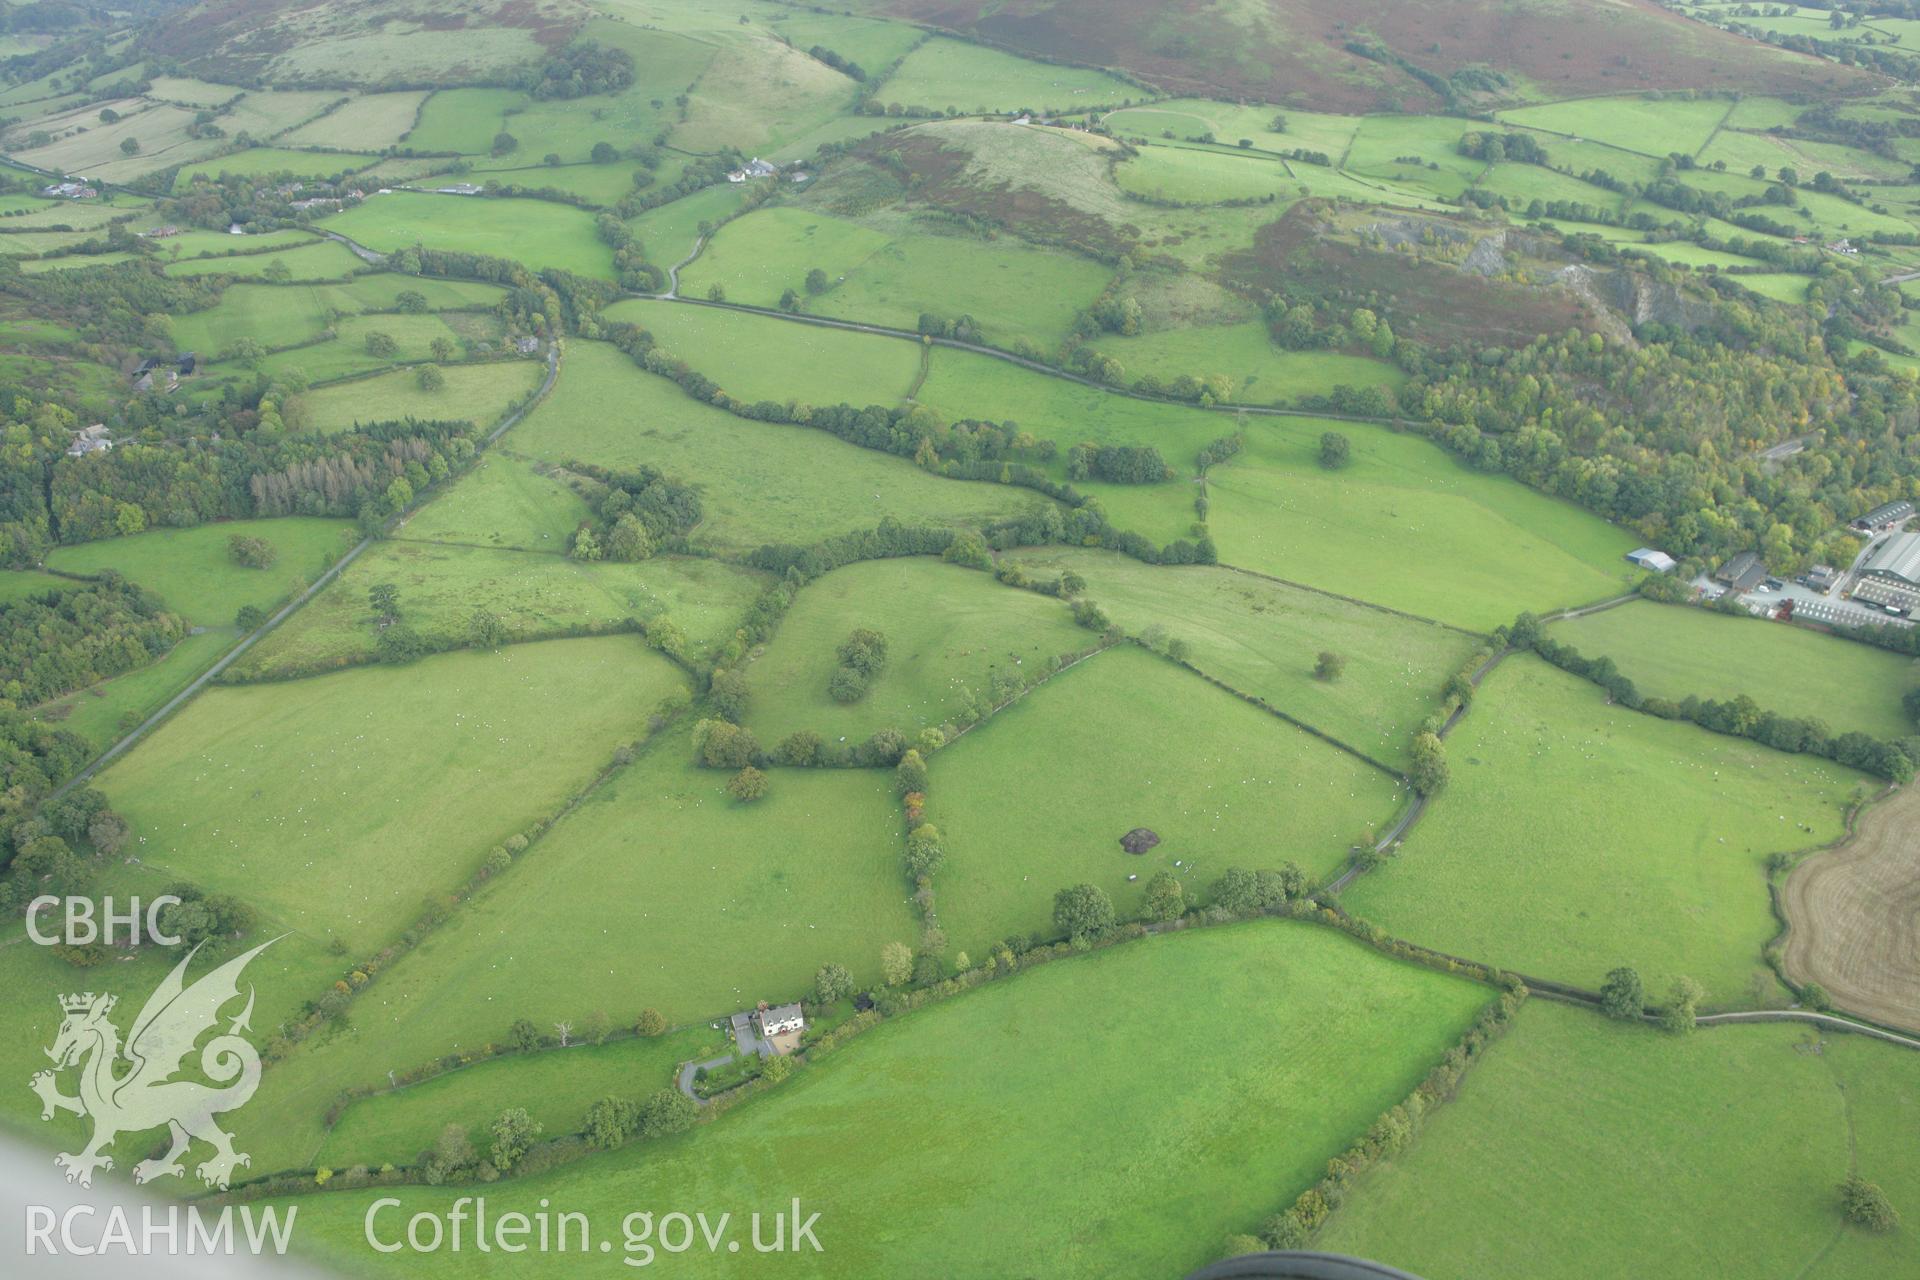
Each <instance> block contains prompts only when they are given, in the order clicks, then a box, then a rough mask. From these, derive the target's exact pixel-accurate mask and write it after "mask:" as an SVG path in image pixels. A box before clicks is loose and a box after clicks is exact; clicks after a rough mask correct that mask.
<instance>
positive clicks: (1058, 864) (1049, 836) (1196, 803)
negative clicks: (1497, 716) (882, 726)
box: [927, 645, 1402, 956]
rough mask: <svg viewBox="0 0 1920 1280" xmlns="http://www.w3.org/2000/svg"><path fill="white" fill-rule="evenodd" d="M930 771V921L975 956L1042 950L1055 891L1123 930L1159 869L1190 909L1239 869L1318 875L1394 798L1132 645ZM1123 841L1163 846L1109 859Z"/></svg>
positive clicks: (1072, 674) (1050, 686) (1384, 784)
mask: <svg viewBox="0 0 1920 1280" xmlns="http://www.w3.org/2000/svg"><path fill="white" fill-rule="evenodd" d="M1149 743H1150V744H1151V745H1150V746H1149V745H1148V744H1149ZM1123 744H1132V746H1133V747H1134V748H1137V749H1126V748H1125V747H1124V746H1123ZM1117 746H1121V747H1122V749H1120V750H1116V747H1117ZM932 765H933V781H932V786H931V788H930V791H929V801H928V809H927V814H928V820H929V821H931V822H933V823H934V824H935V825H937V826H938V827H939V828H940V829H941V831H943V832H944V833H945V834H946V838H947V840H946V844H947V860H946V865H945V867H943V868H942V870H941V871H940V873H939V875H938V877H937V878H936V882H935V887H936V890H937V892H938V893H939V895H940V923H941V925H942V926H943V927H944V928H945V929H946V931H947V933H948V935H949V936H950V937H951V938H952V939H953V940H954V945H955V946H957V947H960V948H962V949H964V950H966V951H967V952H968V953H969V954H970V955H975V956H977V955H980V954H982V952H983V951H984V950H985V948H986V947H987V946H989V945H990V944H992V943H993V942H995V941H997V940H999V939H1001V938H1005V937H1008V936H1011V935H1014V934H1029V933H1036V934H1039V935H1041V936H1047V937H1051V936H1052V935H1053V933H1054V927H1053V924H1052V911H1053V895H1054V894H1055V892H1056V891H1058V890H1060V889H1064V888H1066V887H1067V886H1068V885H1072V884H1079V883H1082V882H1088V883H1092V884H1097V885H1099V886H1100V887H1101V888H1102V889H1105V890H1106V891H1107V892H1108V894H1110V895H1111V896H1112V898H1113V901H1114V905H1115V907H1116V908H1117V909H1118V910H1119V912H1120V914H1121V916H1122V917H1123V918H1124V917H1126V916H1129V915H1132V914H1134V913H1135V912H1137V911H1138V909H1139V906H1140V899H1141V893H1142V891H1143V890H1144V888H1145V886H1146V882H1147V881H1148V880H1149V879H1150V878H1152V876H1153V874H1154V873H1155V872H1157V871H1162V870H1166V871H1172V872H1173V873H1174V875H1175V876H1176V877H1178V878H1179V879H1180V880H1181V881H1182V883H1183V884H1184V885H1185V886H1186V888H1187V891H1188V892H1189V893H1190V894H1193V895H1194V896H1195V897H1202V896H1204V895H1205V893H1206V890H1207V887H1208V886H1209V885H1211V884H1212V882H1213V880H1214V879H1215V878H1216V877H1217V876H1219V875H1220V873H1221V872H1223V871H1225V870H1226V869H1227V868H1229V867H1235V866H1238V867H1245V868H1248V869H1256V868H1261V867H1278V866H1280V865H1281V864H1282V863H1284V862H1289V861H1291V862H1295V863H1298V864H1299V865H1300V867H1301V869H1302V870H1304V871H1305V872H1306V873H1307V875H1308V876H1310V877H1313V878H1315V879H1319V878H1323V877H1326V876H1328V875H1330V874H1331V873H1332V872H1334V871H1335V870H1336V869H1337V868H1338V867H1339V866H1340V865H1341V863H1342V862H1343V861H1344V860H1345V859H1346V856H1347V853H1348V850H1349V848H1350V847H1351V846H1352V845H1354V844H1355V843H1357V842H1359V841H1360V840H1361V839H1362V837H1363V835H1364V834H1365V833H1366V832H1367V831H1369V830H1370V829H1371V828H1373V827H1374V826H1376V825H1377V826H1381V827H1384V826H1385V825H1386V824H1387V822H1388V821H1390V820H1391V819H1392V818H1393V816H1394V814H1395V812H1396V811H1397V809H1398V808H1399V806H1400V803H1401V798H1402V792H1401V788H1400V785H1399V783H1398V782H1397V781H1396V780H1395V779H1394V778H1391V777H1389V776H1388V775H1387V774H1385V773H1383V772H1381V771H1379V770H1377V769H1375V768H1373V767H1372V766H1370V765H1367V764H1365V763H1363V762H1361V761H1359V760H1357V759H1355V758H1354V757H1353V756H1350V755H1348V754H1347V753H1345V752H1343V751H1340V750H1338V749H1337V748H1335V747H1332V746H1329V745H1327V744H1326V743H1324V742H1321V741H1320V740H1319V739H1317V738H1314V737H1311V736H1310V735H1308V734H1307V733H1306V732H1305V731H1304V730H1300V729H1296V728H1294V727H1293V726H1292V725H1289V724H1287V723H1286V722H1285V721H1283V720H1280V719H1278V718H1277V717H1275V716H1272V715H1269V714H1268V713H1267V712H1265V711H1262V710H1260V709H1259V708H1258V707H1254V706H1251V705H1249V704H1247V703H1245V702H1243V701H1241V700H1240V699H1238V698H1236V697H1234V696H1233V695H1232V694H1230V693H1227V692H1225V691H1223V690H1220V689H1216V688H1215V687H1213V686H1212V685H1210V684H1208V683H1207V682H1206V681H1205V680H1202V679H1201V678H1200V677H1199V676H1196V675H1194V674H1193V673H1192V672H1189V671H1183V670H1181V669H1180V668H1179V667H1177V666H1175V665H1174V664H1172V663H1171V662H1168V661H1167V660H1166V659H1164V658H1160V657H1157V656H1155V655H1153V654H1151V653H1148V652H1146V651H1145V650H1142V649H1139V648H1136V647H1134V646H1132V645H1125V646H1121V647H1119V648H1115V649H1111V650H1109V651H1107V652H1106V653H1103V654H1100V655H1098V656H1097V657H1093V658H1089V659H1088V660H1087V661H1085V662H1083V663H1081V664H1080V665H1079V666H1077V667H1074V668H1073V669H1071V670H1069V671H1067V672H1065V673H1063V674H1062V675H1059V676H1056V677H1055V678H1054V679H1053V680H1051V681H1049V682H1048V683H1046V684H1045V685H1043V686H1041V687H1040V688H1039V689H1037V690H1036V691H1034V692H1033V693H1030V694H1028V695H1027V696H1026V697H1024V698H1022V699H1021V700H1020V701H1018V702H1016V703H1014V704H1013V705H1012V706H1011V707H1009V708H1008V709H1007V710H1005V711H1002V712H1000V713H999V714H998V715H996V716H994V717H993V718H992V719H991V720H989V721H987V722H985V723H984V724H982V725H980V726H978V727H976V728H975V729H973V730H972V731H970V732H969V733H967V734H966V735H965V736H963V737H962V738H960V739H959V740H958V741H957V742H955V743H953V744H951V745H949V746H948V747H946V748H944V749H942V750H941V751H940V752H939V753H938V754H937V755H935V756H934V758H933V762H932ZM1135 827H1147V828H1150V829H1151V830H1153V831H1154V832H1156V833H1157V834H1158V835H1159V836H1160V838H1161V844H1160V845H1159V847H1157V848H1155V849H1153V850H1151V851H1150V852H1148V853H1146V854H1145V855H1141V856H1134V855H1130V854H1128V853H1127V852H1125V851H1124V850H1123V849H1121V847H1120V837H1121V836H1123V835H1125V834H1126V833H1127V832H1128V831H1130V830H1132V829H1133V828H1135ZM1176 862H1179V863H1181V864H1182V865H1180V866H1177V867H1176V866H1175V865H1174V864H1175V863H1176ZM1134 875H1137V876H1138V877H1139V878H1138V880H1137V881H1135V880H1129V878H1128V877H1129V876H1134Z"/></svg>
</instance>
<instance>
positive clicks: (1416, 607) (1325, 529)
mask: <svg viewBox="0 0 1920 1280" xmlns="http://www.w3.org/2000/svg"><path fill="white" fill-rule="evenodd" d="M1221 425H1222V426H1223V427H1224V426H1226V425H1228V424H1227V421H1226V419H1224V418H1223V419H1221ZM1326 431H1332V432H1337V433H1339V434H1341V435H1344V436H1346V437H1347V439H1348V440H1349V441H1350V442H1351V443H1352V460H1351V461H1350V462H1348V464H1347V465H1346V466H1345V467H1343V468H1342V469H1340V470H1338V471H1329V470H1327V469H1326V468H1324V467H1323V466H1321V465H1320V461H1319V454H1320V436H1321V434H1322V433H1323V432H1326ZM1246 434H1247V446H1246V450H1245V452H1243V453H1241V454H1240V455H1239V456H1238V457H1235V458H1234V459H1232V460H1231V461H1230V462H1228V463H1227V464H1226V465H1224V466H1218V467H1215V468H1213V470H1212V471H1211V472H1209V473H1208V477H1207V492H1208V497H1209V499H1210V500H1211V502H1212V512H1211V515H1210V517H1209V524H1210V526H1211V528H1212V531H1213V538H1214V541H1215V543H1217V544H1218V546H1219V549H1220V559H1221V561H1222V562H1223V563H1227V564H1232V565H1236V566H1239V567H1241V568H1246V569H1256V570H1259V571H1260V572H1262V573H1270V574H1273V575H1274V576H1275V577H1279V578H1287V579H1290V580H1292V581H1295V582H1303V583H1305V584H1307V585H1308V586H1312V587H1319V588H1321V589H1322V590H1325V591H1333V592H1337V593H1339V594H1341V595H1345V596H1353V597H1356V598H1358V599H1361V600H1367V601H1370V602H1373V603H1376V604H1389V605H1392V606H1393V607H1395V608H1397V609H1405V610H1407V611H1408V612H1411V613H1417V614H1423V615H1425V616H1428V617H1434V618H1439V619H1441V620H1442V621H1444V622H1451V623H1453V624H1455V625H1457V626H1464V627H1472V628H1476V629H1480V630H1491V629H1492V628H1493V627H1495V626H1498V625H1500V624H1501V623H1503V622H1510V621H1512V620H1513V617H1514V615H1515V614H1517V613H1519V612H1520V611H1521V610H1523V609H1535V610H1547V609H1552V608H1558V607H1565V606H1571V605H1576V604H1590V603H1592V602H1593V601H1596V600H1602V599H1606V598H1608V597H1609V596H1614V595H1618V594H1619V593H1620V592H1621V591H1623V590H1624V589H1625V588H1626V585H1627V579H1628V574H1627V572H1626V569H1627V566H1626V563H1625V561H1624V560H1622V559H1621V557H1622V556H1624V555H1625V554H1626V553H1627V552H1628V551H1629V550H1631V549H1632V547H1633V545H1634V540H1633V538H1632V537H1630V536H1629V535H1628V534H1627V533H1625V532H1624V531H1622V530H1619V529H1616V528H1614V527H1613V526H1611V525H1609V524H1607V523H1606V522H1605V521H1603V520H1601V519H1600V518H1599V517H1598V516H1594V515H1591V514H1589V513H1588V512H1585V511H1582V510H1581V509H1580V508H1578V507H1576V506H1574V505H1572V504H1571V503H1567V502H1561V501H1559V500H1557V499H1554V498H1550V497H1547V496H1546V495H1545V494H1542V493H1538V492H1535V491H1534V490H1532V489H1529V488H1527V487H1525V486H1524V485H1522V484H1520V483H1519V482H1518V481H1515V480H1511V479H1509V478H1507V477H1506V476H1495V475H1488V474H1486V473H1484V472H1479V471H1474V470H1473V469H1471V468H1470V467H1468V466H1467V465H1466V464H1464V463H1462V462H1460V461H1458V460H1456V459H1455V458H1454V457H1453V456H1452V455H1450V454H1448V453H1445V452H1444V451H1442V450H1441V449H1440V448H1439V446H1437V445H1434V444H1430V443H1428V442H1427V441H1425V440H1423V439H1421V438H1419V437H1418V436H1413V435H1402V434H1399V433H1396V432H1392V431H1388V430H1386V429H1385V428H1382V427H1373V426H1368V425H1366V424H1363V423H1341V422H1315V421H1311V420H1307V421H1287V422H1270V421H1253V422H1250V423H1248V425H1247V433H1246Z"/></svg>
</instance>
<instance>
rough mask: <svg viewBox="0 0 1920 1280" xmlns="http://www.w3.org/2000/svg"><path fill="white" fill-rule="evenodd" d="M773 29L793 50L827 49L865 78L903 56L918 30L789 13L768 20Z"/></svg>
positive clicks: (917, 36)
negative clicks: (866, 74)
mask: <svg viewBox="0 0 1920 1280" xmlns="http://www.w3.org/2000/svg"><path fill="white" fill-rule="evenodd" d="M772 23H773V28H774V30H775V31H777V32H778V33H779V34H780V35H781V36H783V37H785V38H786V40H787V41H788V42H789V43H790V44H792V45H793V47H794V48H796V49H812V48H813V47H814V46H815V45H819V46H821V47H822V48H826V49H831V50H833V52H835V53H837V54H839V55H840V56H841V57H842V58H845V59H847V60H848V61H850V62H855V63H858V64H859V66H860V69H861V70H863V71H865V72H867V73H868V75H870V76H871V75H878V74H879V73H880V71H881V70H882V69H883V68H885V67H886V66H887V65H888V64H890V63H892V62H893V61H895V60H896V59H898V58H902V57H904V56H906V53H907V51H908V50H910V49H912V48H913V46H914V45H915V44H916V43H918V42H919V41H920V39H921V38H922V33H921V31H920V29H919V28H917V27H911V26H908V25H907V24H906V23H903V22H877V21H874V20H873V19H870V18H856V17H852V16H848V15H843V14H832V13H808V12H806V11H804V10H798V9H796V10H789V11H788V12H787V13H784V14H778V15H776V16H774V17H773V18H772Z"/></svg>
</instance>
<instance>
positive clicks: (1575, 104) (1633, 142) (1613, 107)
mask: <svg viewBox="0 0 1920 1280" xmlns="http://www.w3.org/2000/svg"><path fill="white" fill-rule="evenodd" d="M1731 106H1732V104H1731V103H1729V102H1727V101H1726V100H1724V99H1720V98H1701V99H1699V100H1697V101H1691V102H1689V101H1686V100H1683V99H1678V98H1643V97H1637V96H1628V97H1618V98H1579V99H1575V100H1573V101H1570V102H1549V103H1546V104H1545V105H1542V106H1537V107H1516V108H1514V109H1512V110H1508V111H1502V112H1500V119H1501V120H1502V121H1503V122H1505V123H1508V124H1517V125H1525V126H1526V127H1528V128H1530V129H1539V130H1542V131H1544V132H1547V133H1557V134H1565V135H1568V136H1569V137H1572V138H1579V139H1586V140H1590V141H1593V142H1603V143H1607V144H1609V145H1611V146H1615V147H1619V148H1620V149H1621V150H1623V151H1637V152H1639V153H1641V154H1642V155H1649V156H1656V157H1661V156H1666V155H1669V154H1671V153H1673V152H1676V151H1677V152H1679V153H1681V154H1682V155H1689V156H1690V155H1694V154H1696V153H1698V152H1699V151H1700V149H1701V148H1702V147H1704V146H1706V145H1707V140H1708V139H1709V138H1711V137H1713V134H1714V131H1715V130H1716V129H1718V128H1719V127H1720V122H1721V121H1723V120H1725V119H1726V118H1727V113H1728V111H1729V110H1730V109H1731Z"/></svg>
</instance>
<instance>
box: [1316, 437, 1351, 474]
mask: <svg viewBox="0 0 1920 1280" xmlns="http://www.w3.org/2000/svg"><path fill="white" fill-rule="evenodd" d="M1352 456H1353V442H1352V441H1351V440H1348V439H1347V438H1346V437H1345V436H1343V435H1341V434H1340V433H1339V432H1338V431H1328V432H1326V433H1325V434H1323V435H1322V436H1321V437H1320V465H1321V466H1323V467H1325V468H1326V469H1327V470H1329V471H1338V470H1339V469H1340V468H1341V467H1344V466H1346V465H1347V460H1348V459H1349V458H1351V457H1352Z"/></svg>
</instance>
